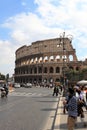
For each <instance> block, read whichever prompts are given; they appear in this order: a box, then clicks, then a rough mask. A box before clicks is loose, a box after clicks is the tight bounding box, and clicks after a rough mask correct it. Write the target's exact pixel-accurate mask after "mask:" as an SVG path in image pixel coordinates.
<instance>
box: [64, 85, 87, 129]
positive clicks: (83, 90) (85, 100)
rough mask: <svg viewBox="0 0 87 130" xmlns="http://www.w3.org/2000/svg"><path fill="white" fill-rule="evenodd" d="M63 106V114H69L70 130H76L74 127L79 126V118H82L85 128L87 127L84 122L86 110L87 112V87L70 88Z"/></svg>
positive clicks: (68, 125)
mask: <svg viewBox="0 0 87 130" xmlns="http://www.w3.org/2000/svg"><path fill="white" fill-rule="evenodd" d="M63 105H64V108H63V113H64V114H65V113H66V112H67V113H68V119H67V127H68V130H74V127H75V126H77V124H78V123H77V122H78V117H80V119H81V122H82V123H83V126H84V127H86V126H87V124H86V122H85V120H84V119H85V114H84V110H86V111H87V86H85V85H83V86H81V85H76V86H73V87H69V88H68V92H67V95H66V97H65V99H64V101H63Z"/></svg>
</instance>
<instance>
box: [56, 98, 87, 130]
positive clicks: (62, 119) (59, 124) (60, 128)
mask: <svg viewBox="0 0 87 130" xmlns="http://www.w3.org/2000/svg"><path fill="white" fill-rule="evenodd" d="M63 99H64V97H60V101H59V105H58V110H57V115H56V120H55V125H54V130H67V116H68V115H67V113H66V114H63V102H62V101H63ZM84 112H85V121H86V123H87V111H86V110H85V109H84ZM75 130H87V127H83V124H82V123H81V120H80V117H78V118H77V127H75Z"/></svg>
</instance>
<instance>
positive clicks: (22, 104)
mask: <svg viewBox="0 0 87 130" xmlns="http://www.w3.org/2000/svg"><path fill="white" fill-rule="evenodd" d="M52 93H53V90H52V89H49V88H39V87H37V88H35V87H33V88H16V89H15V90H14V91H13V92H11V93H9V95H8V98H4V99H1V98H0V130H1V129H2V130H48V129H49V130H51V128H52V124H53V121H54V117H55V112H56V107H57V103H58V97H56V96H54V97H53V96H52Z"/></svg>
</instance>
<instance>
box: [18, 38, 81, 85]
mask: <svg viewBox="0 0 87 130" xmlns="http://www.w3.org/2000/svg"><path fill="white" fill-rule="evenodd" d="M61 40H63V43H61ZM60 43H61V44H60ZM15 54H16V60H15V82H18V83H28V82H31V83H34V82H36V83H41V82H46V83H47V82H48V83H50V82H55V81H60V79H61V77H64V78H66V77H65V71H66V70H68V69H74V70H77V71H78V70H79V69H80V68H81V67H82V62H81V63H80V62H79V61H78V59H77V56H76V51H75V49H74V48H73V46H72V42H71V40H70V39H69V38H67V37H65V38H63V39H61V38H54V39H47V40H41V41H36V42H33V43H32V44H31V45H29V46H26V45H24V46H22V47H20V48H18V49H17V50H16V52H15Z"/></svg>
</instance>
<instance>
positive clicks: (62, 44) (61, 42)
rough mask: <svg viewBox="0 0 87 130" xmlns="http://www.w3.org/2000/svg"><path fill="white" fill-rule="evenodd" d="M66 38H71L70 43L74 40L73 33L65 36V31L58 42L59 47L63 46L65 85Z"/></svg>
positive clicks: (63, 76)
mask: <svg viewBox="0 0 87 130" xmlns="http://www.w3.org/2000/svg"><path fill="white" fill-rule="evenodd" d="M66 38H68V39H69V40H70V43H71V41H72V35H67V36H66V37H65V32H63V33H62V34H60V37H59V39H60V41H59V43H58V44H57V47H61V48H62V61H63V62H62V78H63V85H64V86H65V67H66V66H65V63H66V55H65V53H66V48H65V43H66Z"/></svg>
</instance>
